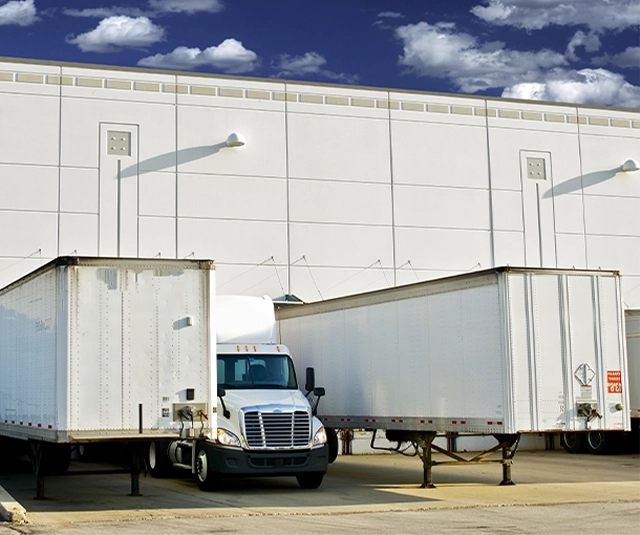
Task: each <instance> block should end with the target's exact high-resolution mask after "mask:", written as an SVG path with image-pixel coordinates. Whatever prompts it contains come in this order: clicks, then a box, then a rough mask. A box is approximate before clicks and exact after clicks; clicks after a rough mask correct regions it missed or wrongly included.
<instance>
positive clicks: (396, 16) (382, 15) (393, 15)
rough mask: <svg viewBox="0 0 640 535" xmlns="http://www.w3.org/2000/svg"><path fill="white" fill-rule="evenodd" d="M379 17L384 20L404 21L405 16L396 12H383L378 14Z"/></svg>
mask: <svg viewBox="0 0 640 535" xmlns="http://www.w3.org/2000/svg"><path fill="white" fill-rule="evenodd" d="M378 17H379V18H383V19H403V18H404V15H403V14H402V13H398V12H396V11H381V12H380V13H378Z"/></svg>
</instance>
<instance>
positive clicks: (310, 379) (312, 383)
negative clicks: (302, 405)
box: [304, 368, 316, 392]
mask: <svg viewBox="0 0 640 535" xmlns="http://www.w3.org/2000/svg"><path fill="white" fill-rule="evenodd" d="M315 387H316V371H315V370H314V369H313V368H307V381H306V382H305V385H304V389H305V390H306V391H307V392H311V391H312V390H313V389H314V388H315Z"/></svg>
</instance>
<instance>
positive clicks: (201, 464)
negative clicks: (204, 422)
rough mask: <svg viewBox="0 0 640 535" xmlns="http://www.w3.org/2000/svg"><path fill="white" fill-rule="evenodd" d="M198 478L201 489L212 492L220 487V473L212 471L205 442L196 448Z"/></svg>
mask: <svg viewBox="0 0 640 535" xmlns="http://www.w3.org/2000/svg"><path fill="white" fill-rule="evenodd" d="M196 480H197V482H198V488H199V489H200V490H204V491H206V492H210V491H212V490H217V489H218V488H220V480H221V478H220V474H217V473H215V472H213V471H211V463H210V460H209V454H208V453H207V445H206V444H205V443H204V442H200V443H199V444H198V447H197V450H196Z"/></svg>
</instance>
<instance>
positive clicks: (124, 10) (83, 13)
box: [62, 6, 147, 19]
mask: <svg viewBox="0 0 640 535" xmlns="http://www.w3.org/2000/svg"><path fill="white" fill-rule="evenodd" d="M62 12H63V13H64V14H65V15H69V16H70V17H85V18H96V19H105V18H108V17H116V16H118V15H126V16H127V17H144V16H146V15H147V13H146V12H145V11H143V10H142V9H139V8H137V7H126V6H112V7H92V8H87V9H74V8H64V9H63V10H62Z"/></svg>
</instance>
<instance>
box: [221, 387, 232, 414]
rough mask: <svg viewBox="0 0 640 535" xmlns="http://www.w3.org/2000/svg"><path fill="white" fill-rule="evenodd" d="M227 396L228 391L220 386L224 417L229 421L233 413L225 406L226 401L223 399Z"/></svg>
mask: <svg viewBox="0 0 640 535" xmlns="http://www.w3.org/2000/svg"><path fill="white" fill-rule="evenodd" d="M226 395H227V391H226V390H225V389H224V386H218V397H219V398H220V404H221V405H222V415H223V416H224V417H225V418H226V419H227V420H228V419H229V418H230V417H231V413H230V412H229V409H227V406H226V405H225V404H224V399H222V398H223V397H225V396H226Z"/></svg>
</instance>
